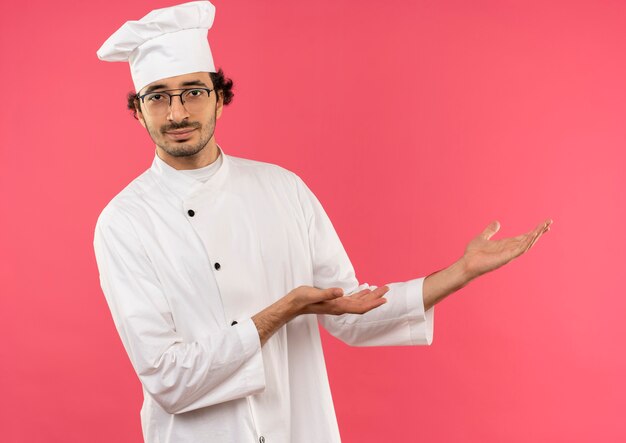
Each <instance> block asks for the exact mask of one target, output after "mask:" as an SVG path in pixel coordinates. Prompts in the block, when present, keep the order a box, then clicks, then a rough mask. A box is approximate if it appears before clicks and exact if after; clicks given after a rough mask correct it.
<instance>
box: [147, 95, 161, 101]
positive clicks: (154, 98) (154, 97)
mask: <svg viewBox="0 0 626 443" xmlns="http://www.w3.org/2000/svg"><path fill="white" fill-rule="evenodd" d="M148 100H149V101H151V102H159V101H163V95H162V94H153V95H149V96H148Z"/></svg>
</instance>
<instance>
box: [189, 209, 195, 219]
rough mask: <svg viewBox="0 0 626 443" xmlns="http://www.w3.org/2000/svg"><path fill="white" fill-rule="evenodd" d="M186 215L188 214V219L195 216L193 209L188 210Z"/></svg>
mask: <svg viewBox="0 0 626 443" xmlns="http://www.w3.org/2000/svg"><path fill="white" fill-rule="evenodd" d="M187 214H189V217H193V216H194V215H196V213H195V212H194V211H193V209H190V210H189V211H187Z"/></svg>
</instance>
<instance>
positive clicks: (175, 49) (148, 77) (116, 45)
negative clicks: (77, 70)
mask: <svg viewBox="0 0 626 443" xmlns="http://www.w3.org/2000/svg"><path fill="white" fill-rule="evenodd" d="M214 17H215V6H213V4H212V3H211V2H209V1H206V0H203V1H195V2H189V3H183V4H182V5H177V6H172V7H169V8H162V9H155V10H154V11H152V12H150V13H149V14H148V15H146V16H145V17H143V18H142V19H140V20H136V21H127V22H126V23H124V24H123V25H122V27H121V28H120V29H118V30H117V31H115V33H114V34H113V35H111V36H110V37H109V38H108V39H107V41H106V42H104V44H103V45H102V47H101V48H100V49H98V52H97V54H98V58H99V59H100V60H104V61H107V62H126V61H127V62H129V63H130V74H131V76H132V78H133V83H134V84H135V91H136V92H137V93H139V91H140V90H141V88H143V87H144V86H146V85H148V84H149V83H152V82H154V81H156V80H160V79H162V78H166V77H173V76H175V75H181V74H189V73H190V72H216V71H215V65H214V64H213V56H212V55H211V48H210V47H209V42H208V40H207V33H208V30H209V29H210V28H211V26H212V25H213V19H214Z"/></svg>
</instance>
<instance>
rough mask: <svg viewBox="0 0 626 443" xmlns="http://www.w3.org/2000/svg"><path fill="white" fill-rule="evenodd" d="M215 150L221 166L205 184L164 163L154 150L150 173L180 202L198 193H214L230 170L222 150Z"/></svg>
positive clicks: (227, 158)
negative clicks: (218, 152) (219, 156)
mask: <svg viewBox="0 0 626 443" xmlns="http://www.w3.org/2000/svg"><path fill="white" fill-rule="evenodd" d="M217 149H219V151H220V155H221V156H222V165H221V166H220V168H219V169H218V170H217V172H216V173H215V174H214V175H213V176H212V177H211V178H209V180H207V182H206V183H202V182H199V181H198V180H196V179H195V178H193V177H190V176H188V175H187V174H184V173H182V172H180V171H179V170H177V169H175V168H173V167H171V166H170V165H168V164H167V163H165V162H164V161H163V160H162V159H161V158H160V157H159V156H158V155H157V153H156V149H155V151H154V160H153V161H152V166H150V171H151V172H153V173H154V174H155V175H156V177H157V179H158V180H159V182H161V183H162V184H164V185H165V186H166V187H167V188H169V189H170V190H171V191H173V192H174V194H176V195H177V196H178V197H179V198H180V199H181V200H187V199H189V198H192V197H193V196H195V195H196V194H199V193H205V192H215V191H217V190H218V189H219V188H220V187H221V185H222V184H223V182H224V179H225V178H226V176H227V175H228V170H229V168H230V160H229V157H228V156H227V155H226V154H224V151H223V149H222V148H221V147H220V146H219V145H218V146H217Z"/></svg>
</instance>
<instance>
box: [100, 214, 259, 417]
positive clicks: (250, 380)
mask: <svg viewBox="0 0 626 443" xmlns="http://www.w3.org/2000/svg"><path fill="white" fill-rule="evenodd" d="M105 211H106V210H105ZM134 229H135V228H134V226H133V224H132V223H131V222H130V219H128V218H127V217H126V216H125V215H124V214H122V213H115V212H114V213H111V212H107V213H106V214H105V212H103V214H102V215H101V216H100V218H99V219H98V223H97V225H96V230H95V236H94V250H95V255H96V260H97V264H98V268H99V272H100V282H101V286H102V290H103V292H104V294H105V296H106V299H107V303H108V305H109V308H110V310H111V314H112V316H113V320H114V322H115V326H116V328H117V331H118V332H119V335H120V337H121V339H122V342H123V344H124V347H125V349H126V351H127V353H128V356H129V357H130V360H131V362H132V365H133V367H134V369H135V371H136V373H137V374H138V376H139V378H140V380H141V382H142V384H143V386H144V389H145V391H147V393H149V395H150V396H151V397H152V398H153V399H154V400H155V401H156V402H157V403H158V404H159V405H160V406H161V407H162V408H163V409H164V410H165V411H167V412H168V413H171V414H177V413H181V412H187V411H190V410H194V409H197V408H201V407H206V406H210V405H214V404H217V403H221V402H226V401H229V400H233V399H236V398H242V397H245V396H248V395H250V394H254V393H258V392H260V391H262V390H263V389H264V388H265V374H264V369H263V361H262V355H261V345H260V341H259V336H258V332H257V330H256V327H255V326H254V323H253V322H252V320H251V319H247V320H245V321H240V322H239V324H237V325H236V326H228V325H225V326H224V327H223V328H221V329H218V328H216V330H215V331H213V332H211V333H207V334H206V335H205V336H203V337H198V338H197V340H195V341H185V340H183V338H182V337H181V336H180V335H179V334H178V333H177V330H176V325H175V324H174V321H173V317H172V314H171V312H170V308H169V304H168V297H166V294H164V293H163V289H162V286H161V285H160V283H159V278H158V273H157V271H156V269H155V268H154V266H153V264H152V263H151V262H150V259H149V257H148V255H147V253H146V251H145V249H144V247H143V246H142V244H141V242H140V240H139V236H138V235H137V234H136V231H135V230H134Z"/></svg>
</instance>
